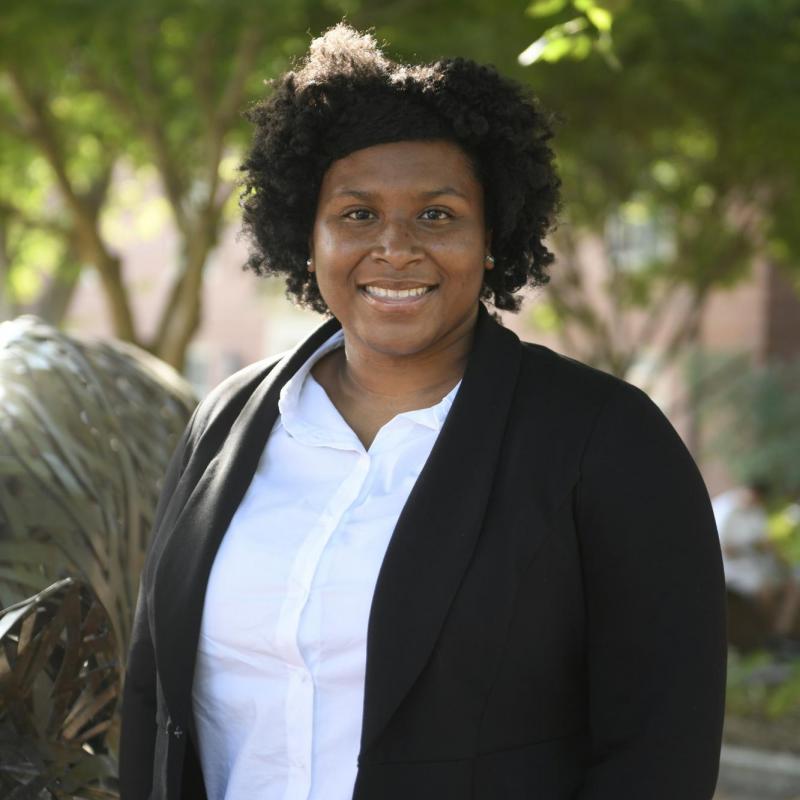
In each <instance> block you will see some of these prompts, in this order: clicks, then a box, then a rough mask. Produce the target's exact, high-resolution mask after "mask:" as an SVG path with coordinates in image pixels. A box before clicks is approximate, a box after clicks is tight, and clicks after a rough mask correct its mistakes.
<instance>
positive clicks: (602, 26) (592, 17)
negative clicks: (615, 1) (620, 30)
mask: <svg viewBox="0 0 800 800" xmlns="http://www.w3.org/2000/svg"><path fill="white" fill-rule="evenodd" d="M586 16H587V17H588V18H589V21H590V22H591V23H592V25H594V26H595V28H597V30H599V31H603V32H607V31H610V30H611V23H612V22H613V21H614V18H613V17H612V16H611V12H610V11H607V10H606V9H605V8H600V6H592V7H591V8H587V9H586Z"/></svg>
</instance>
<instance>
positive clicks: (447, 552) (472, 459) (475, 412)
mask: <svg viewBox="0 0 800 800" xmlns="http://www.w3.org/2000/svg"><path fill="white" fill-rule="evenodd" d="M520 359H521V344H520V341H519V339H518V338H517V336H516V335H515V334H514V333H512V332H511V331H508V330H506V329H505V328H503V327H501V326H500V325H499V324H497V323H496V322H495V321H494V320H493V319H492V318H491V316H490V315H489V313H488V312H487V311H486V309H485V308H484V306H483V305H481V306H480V313H479V317H478V323H477V327H476V331H475V339H474V343H473V348H472V352H471V354H470V358H469V362H468V364H467V369H466V371H465V373H464V378H463V382H462V385H461V388H460V390H459V392H458V394H457V395H456V398H455V401H454V403H453V405H452V407H451V409H450V412H449V414H448V416H447V419H446V421H445V424H444V426H443V427H442V430H441V432H440V434H439V437H438V439H437V441H436V444H435V446H434V448H433V450H432V451H431V454H430V457H429V458H428V461H427V462H426V464H425V467H424V468H423V470H422V473H421V474H420V476H419V478H418V479H417V482H416V484H415V486H414V489H413V490H412V492H411V494H410V495H409V498H408V501H407V502H406V505H405V507H404V508H403V511H402V513H401V515H400V518H399V519H398V522H397V525H396V527H395V530H394V533H393V534H392V539H391V541H390V543H389V547H388V549H387V552H386V555H385V557H384V560H383V564H382V566H381V570H380V573H379V575H378V580H377V584H376V588H375V594H374V596H373V600H372V608H371V611H370V620H369V630H368V637H367V664H366V684H365V695H364V719H363V726H362V734H361V751H362V752H363V751H364V750H365V749H367V748H368V747H369V746H370V744H371V743H372V742H373V741H374V740H375V739H376V738H377V736H378V735H379V734H380V732H381V731H382V729H383V728H384V727H385V725H386V723H387V722H388V721H389V719H390V717H391V716H392V714H393V713H394V711H395V710H396V708H397V707H398V706H399V705H400V702H401V701H402V699H403V697H404V696H405V695H406V694H407V692H408V691H409V689H410V688H411V687H412V686H413V684H414V682H415V680H416V678H417V676H418V675H419V674H420V672H421V671H422V669H423V667H424V666H425V663H426V662H427V660H428V657H429V656H430V653H431V650H432V649H433V647H434V644H435V642H436V639H437V638H438V635H439V631H440V629H441V627H442V624H443V622H444V620H445V617H446V615H447V612H448V609H449V607H450V605H451V603H452V601H453V598H454V596H455V594H456V592H457V590H458V586H459V583H460V581H461V577H462V575H463V573H464V571H465V570H466V568H467V565H468V564H469V561H470V558H471V556H472V552H473V550H474V549H475V545H476V543H477V541H478V535H479V533H480V530H481V527H482V523H483V516H484V510H485V508H486V504H487V501H488V497H489V492H490V490H491V487H492V479H493V475H494V472H495V466H496V463H497V458H498V454H499V450H500V446H501V444H502V440H503V432H504V429H505V426H506V422H507V418H508V411H509V407H510V405H511V401H512V398H513V394H514V388H515V385H516V381H517V376H518V373H519V365H520Z"/></svg>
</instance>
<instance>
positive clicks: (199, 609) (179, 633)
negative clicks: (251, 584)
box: [152, 318, 340, 725]
mask: <svg viewBox="0 0 800 800" xmlns="http://www.w3.org/2000/svg"><path fill="white" fill-rule="evenodd" d="M339 327H340V324H339V322H338V320H336V319H335V318H333V319H330V320H328V321H326V322H325V323H323V324H322V325H321V326H320V327H319V328H317V329H316V330H315V331H314V332H313V333H312V334H311V335H310V336H309V337H308V338H307V339H305V340H304V341H303V342H301V343H300V344H299V345H298V346H297V347H296V348H295V349H294V350H293V351H291V352H290V353H288V354H287V355H286V356H285V357H284V358H283V359H282V360H281V361H280V362H279V363H278V364H277V365H276V366H275V367H274V368H273V370H272V371H271V372H270V373H269V374H268V375H267V376H266V377H265V379H264V380H263V381H262V382H261V383H260V384H259V385H258V387H257V388H256V390H255V391H254V392H253V394H252V395H251V396H250V398H249V399H248V401H247V403H246V404H245V406H244V408H243V409H242V411H241V413H240V414H239V416H238V417H237V418H236V421H235V422H234V423H233V425H232V427H231V430H230V433H229V435H228V436H227V438H226V439H225V441H224V443H223V445H222V447H221V448H220V450H219V451H218V452H217V454H216V456H214V457H213V458H212V459H211V461H210V462H209V464H208V466H207V467H206V469H205V470H204V472H203V473H202V475H201V476H200V478H199V480H198V481H197V483H196V485H195V486H194V488H193V489H192V491H191V494H190V496H189V499H188V500H187V502H186V505H185V506H184V508H183V510H182V511H181V512H180V514H179V516H178V518H177V520H176V522H175V524H174V527H173V530H172V531H171V532H170V533H168V534H167V542H166V544H165V546H164V550H163V552H162V554H161V556H160V558H159V560H158V563H157V565H156V570H155V578H154V586H153V594H154V601H153V606H152V608H153V614H154V638H155V650H156V658H157V662H158V672H159V675H160V677H161V682H162V686H163V690H164V695H165V698H166V700H167V704H168V706H169V709H170V712H171V714H172V717H173V719H174V720H176V721H178V722H179V723H182V724H184V725H187V724H189V722H190V720H191V713H190V711H191V685H192V676H193V675H194V665H195V656H196V652H197V639H198V636H199V632H200V622H201V618H202V613H203V602H204V600H205V591H206V585H207V582H208V575H209V573H210V571H211V565H212V563H213V561H214V556H215V555H216V552H217V549H218V548H219V544H220V542H221V541H222V537H223V536H224V535H225V531H226V530H227V529H228V525H229V524H230V521H231V519H232V517H233V514H234V512H235V511H236V509H237V508H238V506H239V503H240V502H241V500H242V498H243V497H244V494H245V492H246V491H247V487H248V486H249V485H250V482H251V480H252V478H253V475H254V474H255V470H256V467H257V466H258V462H259V459H260V458H261V454H262V452H263V450H264V446H265V444H266V441H267V438H268V437H269V434H270V432H271V431H272V427H273V425H274V424H275V420H276V418H277V415H278V397H279V394H280V390H281V388H282V387H283V385H284V384H285V383H286V382H287V381H288V380H289V378H290V377H291V376H292V375H293V374H294V373H295V372H296V371H297V370H298V369H299V368H300V366H302V364H304V363H305V361H306V360H307V359H308V358H309V357H310V356H311V354H312V353H313V352H314V351H315V350H316V349H317V348H318V347H319V346H320V345H321V344H322V343H323V342H324V341H326V340H327V339H328V338H329V337H330V336H331V335H332V334H333V333H334V331H336V330H337V329H338V328H339Z"/></svg>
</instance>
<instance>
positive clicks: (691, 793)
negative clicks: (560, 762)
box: [575, 381, 726, 800]
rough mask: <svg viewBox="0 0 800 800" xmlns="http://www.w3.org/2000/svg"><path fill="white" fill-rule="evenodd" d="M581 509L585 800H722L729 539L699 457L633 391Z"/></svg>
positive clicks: (596, 452)
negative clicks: (722, 534) (724, 552)
mask: <svg viewBox="0 0 800 800" xmlns="http://www.w3.org/2000/svg"><path fill="white" fill-rule="evenodd" d="M575 503H576V521H577V527H578V535H579V540H580V546H581V558H582V568H583V576H584V587H585V598H586V613H587V631H588V634H587V635H588V654H587V659H588V660H587V670H588V678H589V728H590V741H591V745H590V763H589V768H588V771H587V773H586V778H585V781H584V783H583V785H582V788H581V790H580V791H579V792H578V794H577V796H576V799H575V800H628V799H629V800H641V798H644V797H646V798H648V800H662V798H663V800H675V798H681V800H710V799H711V798H712V796H713V794H714V787H715V784H716V780H717V772H718V768H719V755H720V747H721V739H722V721H723V715H724V700H725V677H726V675H725V673H726V610H725V582H724V575H723V570H722V559H721V555H720V547H719V540H718V537H717V531H716V525H715V522H714V515H713V512H712V509H711V502H710V500H709V496H708V491H707V489H706V486H705V484H704V482H703V479H702V477H701V475H700V472H699V470H698V468H697V465H696V464H695V462H694V460H693V459H692V456H691V455H690V454H689V451H688V450H687V448H686V446H685V445H684V444H683V442H682V440H681V439H680V437H679V436H678V434H677V432H676V431H675V429H674V428H673V427H672V425H671V424H670V422H669V421H668V420H667V418H666V417H665V416H664V414H663V413H662V412H661V411H660V409H659V408H658V406H656V404H655V403H654V402H653V401H652V400H651V399H650V398H649V397H648V396H647V395H646V394H645V393H644V392H642V391H641V390H640V389H638V388H636V387H634V386H632V385H631V384H629V383H625V382H622V381H620V382H619V383H618V384H617V385H616V386H615V387H614V388H613V389H612V390H611V393H610V395H609V398H608V399H607V400H606V403H605V405H604V407H603V409H602V410H601V412H600V413H599V415H598V418H597V420H596V422H595V426H594V430H593V432H592V434H591V436H590V438H589V441H588V443H587V445H586V447H585V450H584V453H583V457H582V460H581V474H580V479H579V484H578V490H577V492H576V495H575Z"/></svg>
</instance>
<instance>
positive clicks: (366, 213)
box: [344, 208, 372, 222]
mask: <svg viewBox="0 0 800 800" xmlns="http://www.w3.org/2000/svg"><path fill="white" fill-rule="evenodd" d="M344 216H345V217H346V218H347V219H352V220H355V221H356V222H361V221H363V220H366V219H369V218H370V217H371V216H372V212H371V211H370V210H369V209H368V208H354V209H353V210H352V211H348V212H347V213H346V214H345V215H344Z"/></svg>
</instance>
